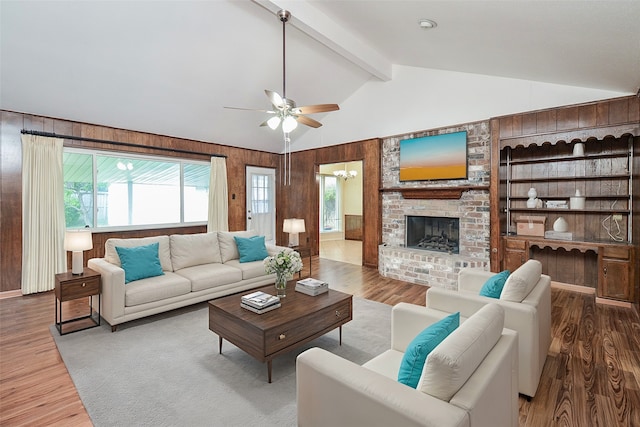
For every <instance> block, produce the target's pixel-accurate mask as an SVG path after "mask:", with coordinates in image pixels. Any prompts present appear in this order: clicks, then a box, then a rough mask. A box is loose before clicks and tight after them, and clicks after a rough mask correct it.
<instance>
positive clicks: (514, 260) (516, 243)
mask: <svg viewBox="0 0 640 427" xmlns="http://www.w3.org/2000/svg"><path fill="white" fill-rule="evenodd" d="M503 247H504V254H503V260H504V261H503V263H502V269H503V270H509V271H511V272H513V271H515V270H516V269H517V268H518V267H520V266H521V265H522V264H524V263H525V262H526V261H527V260H528V259H529V252H528V250H527V249H528V244H527V241H526V240H524V239H517V238H504V243H503Z"/></svg>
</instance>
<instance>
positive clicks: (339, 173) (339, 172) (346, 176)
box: [333, 163, 358, 181]
mask: <svg viewBox="0 0 640 427" xmlns="http://www.w3.org/2000/svg"><path fill="white" fill-rule="evenodd" d="M333 174H334V175H335V176H337V177H338V178H342V179H344V180H345V181H346V180H348V179H351V178H355V177H356V176H358V171H357V170H350V171H349V172H347V164H346V163H345V164H344V170H342V169H339V170H337V171H333Z"/></svg>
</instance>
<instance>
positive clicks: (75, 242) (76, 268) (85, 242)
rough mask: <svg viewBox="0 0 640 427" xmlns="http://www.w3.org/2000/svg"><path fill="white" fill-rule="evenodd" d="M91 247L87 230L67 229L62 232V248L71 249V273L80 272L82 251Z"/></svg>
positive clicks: (82, 263)
mask: <svg viewBox="0 0 640 427" xmlns="http://www.w3.org/2000/svg"><path fill="white" fill-rule="evenodd" d="M89 249H93V240H92V239H91V231H89V230H67V231H66V232H65V234H64V250H65V251H71V252H72V253H73V254H72V256H71V274H76V275H78V274H82V272H83V271H84V260H83V257H82V251H86V250H89Z"/></svg>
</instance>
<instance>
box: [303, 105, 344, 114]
mask: <svg viewBox="0 0 640 427" xmlns="http://www.w3.org/2000/svg"><path fill="white" fill-rule="evenodd" d="M339 109H340V107H339V106H338V104H317V105H304V106H302V107H296V108H295V109H294V111H295V113H296V114H313V113H326V112H327V111H336V110H339Z"/></svg>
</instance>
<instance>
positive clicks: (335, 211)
mask: <svg viewBox="0 0 640 427" xmlns="http://www.w3.org/2000/svg"><path fill="white" fill-rule="evenodd" d="M320 182H321V187H320V190H321V191H320V197H321V199H320V210H321V212H320V214H321V220H320V221H321V231H340V230H341V221H340V205H339V200H340V194H339V193H340V186H339V185H338V179H337V178H336V177H335V176H331V175H322V177H321V180H320Z"/></svg>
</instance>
